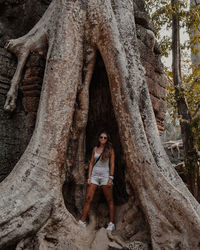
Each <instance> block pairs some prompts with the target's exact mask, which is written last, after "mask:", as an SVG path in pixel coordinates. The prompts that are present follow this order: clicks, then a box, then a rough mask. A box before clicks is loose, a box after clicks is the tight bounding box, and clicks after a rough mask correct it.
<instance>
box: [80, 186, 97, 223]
mask: <svg viewBox="0 0 200 250" xmlns="http://www.w3.org/2000/svg"><path fill="white" fill-rule="evenodd" d="M96 188H97V185H96V184H90V185H89V186H88V187H87V191H86V195H85V202H84V206H83V213H82V217H81V220H82V221H85V220H86V217H87V214H88V211H89V209H90V205H91V202H92V200H93V197H94V193H95V191H96Z"/></svg>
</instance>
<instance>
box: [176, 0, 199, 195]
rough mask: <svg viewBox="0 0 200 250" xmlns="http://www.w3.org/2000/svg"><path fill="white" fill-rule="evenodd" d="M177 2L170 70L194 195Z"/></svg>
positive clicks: (195, 168) (194, 160) (194, 164)
mask: <svg viewBox="0 0 200 250" xmlns="http://www.w3.org/2000/svg"><path fill="white" fill-rule="evenodd" d="M177 6H178V1H177V0H172V8H173V9H174V13H173V16H172V54H173V62H172V70H173V79H174V87H175V99H176V102H177V108H178V114H179V115H180V117H181V119H180V125H181V134H182V140H183V146H184V156H185V169H186V176H187V183H188V187H189V189H190V191H191V192H192V194H193V195H195V183H196V177H197V172H198V154H197V151H196V149H195V146H194V135H193V132H192V124H191V123H192V121H191V115H190V112H189V109H188V106H187V103H186V100H185V96H184V90H183V86H182V85H183V84H182V77H181V54H180V32H179V29H180V28H179V17H178V10H177V8H178V7H177Z"/></svg>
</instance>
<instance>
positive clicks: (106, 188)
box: [102, 185, 114, 223]
mask: <svg viewBox="0 0 200 250" xmlns="http://www.w3.org/2000/svg"><path fill="white" fill-rule="evenodd" d="M102 189H103V193H104V195H105V197H106V200H107V203H108V207H109V214H110V221H111V222H112V223H114V202H113V188H112V186H110V185H103V186H102Z"/></svg>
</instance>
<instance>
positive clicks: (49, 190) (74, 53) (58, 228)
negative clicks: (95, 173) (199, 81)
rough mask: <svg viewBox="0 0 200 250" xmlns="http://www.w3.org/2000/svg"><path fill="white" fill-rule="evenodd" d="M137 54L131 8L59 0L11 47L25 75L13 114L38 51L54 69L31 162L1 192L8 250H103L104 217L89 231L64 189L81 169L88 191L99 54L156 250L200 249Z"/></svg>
mask: <svg viewBox="0 0 200 250" xmlns="http://www.w3.org/2000/svg"><path fill="white" fill-rule="evenodd" d="M58 17H59V19H58ZM137 46H138V45H137V38H136V29H135V23H134V12H133V5H132V2H131V1H129V0H115V1H110V0H104V1H103V0H98V1H96V0H88V1H79V0H77V1H72V0H68V1H67V0H54V1H53V2H52V3H51V5H50V6H49V8H48V9H47V11H46V13H45V14H44V16H43V17H42V19H41V20H40V21H39V22H38V24H36V26H35V27H34V28H33V29H32V30H31V31H30V32H29V33H28V34H27V35H25V36H24V37H21V38H19V39H16V40H11V41H10V42H9V43H8V45H7V47H8V49H9V50H10V51H12V52H14V53H15V54H16V55H17V57H18V68H17V70H16V74H15V76H14V78H13V80H12V84H11V89H10V91H9V92H8V97H7V101H6V104H5V109H6V110H7V111H9V110H10V111H12V110H13V109H14V108H15V100H16V94H17V86H18V83H19V79H20V78H21V72H22V69H23V65H24V63H25V61H26V58H27V56H28V54H29V52H30V51H38V50H39V51H40V52H41V51H44V50H46V48H47V61H46V68H45V75H44V81H43V87H42V93H41V98H40V104H39V110H38V114H37V122H36V127H35V131H34V133H33V136H32V138H31V141H30V143H29V145H28V147H27V149H26V151H25V152H24V154H23V155H22V157H21V159H20V160H19V162H18V163H17V165H16V166H15V168H14V169H13V171H12V172H11V174H10V175H9V176H8V177H7V178H6V179H5V180H4V181H3V182H2V183H1V184H0V188H1V192H2V197H3V199H1V202H0V239H1V240H0V248H1V249H5V248H6V247H7V246H10V245H12V244H17V248H16V249H29V250H30V249H60V250H61V249H70V250H71V249H96V248H94V247H93V246H94V245H92V242H93V241H94V238H95V233H96V232H95V230H94V229H95V219H94V216H90V223H89V226H88V227H87V229H83V228H80V226H79V225H77V223H76V220H75V218H74V217H73V216H72V215H71V213H70V212H69V211H68V210H67V209H66V208H65V205H64V200H63V195H62V187H63V183H64V181H65V172H66V171H67V176H68V174H69V171H70V169H71V167H72V166H74V165H75V166H76V168H78V175H77V176H75V179H79V178H80V180H79V183H84V177H83V163H84V147H83V145H84V135H85V129H86V125H87V118H88V107H89V94H88V93H89V84H90V82H91V77H92V73H93V69H94V64H95V59H96V53H97V51H99V52H100V55H101V57H102V59H103V62H104V64H105V68H106V72H107V75H108V79H109V88H110V93H111V99H112V105H113V109H114V113H115V118H116V121H117V125H118V129H119V136H120V141H121V144H122V147H123V153H124V158H125V161H126V166H127V170H126V172H127V173H126V183H129V192H133V191H132V190H134V191H135V193H136V197H138V200H139V202H140V205H141V208H142V210H143V212H144V214H145V218H146V221H147V222H148V225H149V228H150V234H151V242H152V247H153V249H156V250H159V249H176V248H177V249H178V248H179V249H198V248H199V244H200V242H199V239H198V237H199V233H200V206H199V204H198V203H197V202H196V200H195V199H194V197H193V196H192V195H191V194H190V192H189V190H188V189H187V188H186V187H185V185H184V184H183V182H182V181H181V179H180V177H179V176H178V174H177V173H176V171H175V170H174V168H173V167H172V166H171V164H170V162H169V160H168V158H167V156H166V153H165V151H164V149H163V147H162V144H161V142H160V138H159V133H158V130H157V125H156V121H155V116H154V113H153V109H152V104H151V101H150V96H149V92H148V88H147V85H146V81H145V76H144V71H143V67H142V66H141V63H140V57H139V53H138V48H137ZM66 152H67V156H66ZM69 195H70V194H69ZM131 210H132V208H131V207H130V211H131ZM131 212H132V211H131ZM134 219H136V218H133V220H134ZM119 234H120V232H119ZM77 235H78V237H77ZM110 237H111V236H110Z"/></svg>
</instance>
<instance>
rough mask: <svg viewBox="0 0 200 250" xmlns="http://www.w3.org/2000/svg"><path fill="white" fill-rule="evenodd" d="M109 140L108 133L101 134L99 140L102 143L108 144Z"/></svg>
mask: <svg viewBox="0 0 200 250" xmlns="http://www.w3.org/2000/svg"><path fill="white" fill-rule="evenodd" d="M107 140H108V136H107V134H105V133H102V134H100V136H99V142H100V143H101V144H106V142H107Z"/></svg>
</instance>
